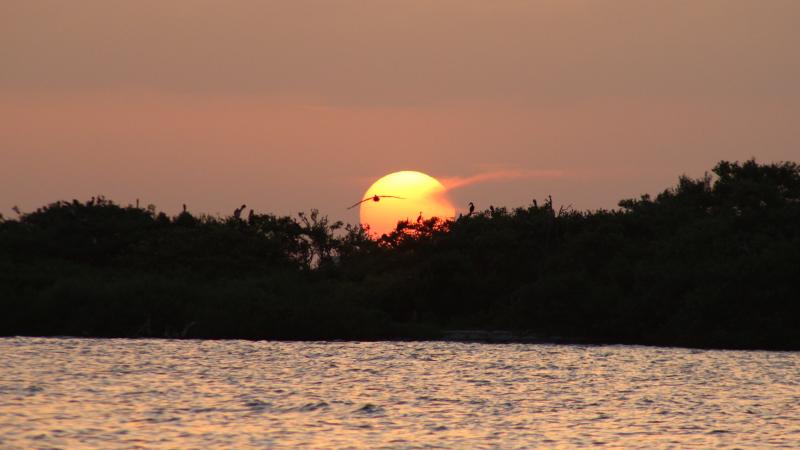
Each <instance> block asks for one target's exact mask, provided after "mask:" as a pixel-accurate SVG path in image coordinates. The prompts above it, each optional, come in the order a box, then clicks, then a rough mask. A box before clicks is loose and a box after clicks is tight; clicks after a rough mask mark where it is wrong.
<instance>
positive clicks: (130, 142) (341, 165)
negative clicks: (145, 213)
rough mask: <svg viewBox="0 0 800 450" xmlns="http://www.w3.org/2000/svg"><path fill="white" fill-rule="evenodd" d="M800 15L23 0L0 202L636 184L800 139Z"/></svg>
mask: <svg viewBox="0 0 800 450" xmlns="http://www.w3.org/2000/svg"><path fill="white" fill-rule="evenodd" d="M799 24H800V2H798V1H795V0H786V1H779V0H769V1H764V2H758V1H698V0H691V1H669V2H668V1H661V2H644V1H587V2H584V1H564V0H558V1H536V2H533V1H531V2H522V1H485V0H484V1H475V2H471V1H465V0H461V1H429V0H424V1H423V0H420V1H407V0H404V1H313V2H310V1H300V0H292V1H285V2H267V1H235V2H223V1H199V0H192V1H189V0H185V1H164V0H158V1H141V0H140V1H128V2H112V1H108V0H80V1H75V2H67V1H28V0H23V1H14V0H6V1H3V2H2V4H0V61H2V66H0V212H1V213H3V214H4V215H6V216H8V215H10V211H11V207H12V206H14V205H19V207H20V208H21V209H22V210H23V211H30V210H32V209H35V208H36V207H38V206H42V205H43V204H45V203H48V202H51V201H55V200H59V199H72V198H79V199H88V198H89V197H91V196H93V195H96V194H104V195H106V196H107V197H110V198H111V199H113V200H115V201H118V202H120V203H124V204H127V203H133V202H135V199H136V198H139V199H141V201H142V203H143V204H145V205H146V204H149V203H153V204H155V205H156V206H157V207H158V208H159V209H160V210H164V211H166V212H168V213H170V214H174V213H177V212H178V211H180V208H181V204H182V203H186V204H187V205H188V206H189V209H190V210H191V211H192V212H197V213H200V212H204V213H211V214H215V213H221V214H226V215H227V214H230V213H232V212H233V209H234V208H235V207H237V206H239V205H241V204H242V203H246V204H247V205H248V208H249V207H254V208H255V209H256V211H259V212H274V213H279V214H294V213H296V212H298V211H301V210H308V209H311V208H319V209H320V210H321V212H322V213H323V214H327V215H329V216H330V217H331V218H334V219H342V220H346V221H348V222H356V221H357V220H358V211H357V210H346V208H347V207H348V206H350V205H351V204H353V203H354V202H356V201H358V200H359V199H360V197H361V196H362V194H364V191H365V190H366V189H367V187H368V186H369V185H370V184H371V183H372V182H374V181H375V180H377V179H378V178H380V177H381V176H383V175H385V174H387V173H390V172H394V171H398V170H418V171H422V172H425V173H428V174H430V175H432V176H434V177H436V178H439V179H442V180H445V179H449V180H451V181H452V182H453V184H454V185H458V184H461V186H460V187H456V188H454V189H453V190H452V191H451V197H452V199H453V201H454V203H455V204H456V205H457V207H458V208H459V210H462V211H463V210H464V209H465V208H466V204H467V202H469V201H473V202H475V204H476V206H477V207H478V208H481V209H482V208H485V207H488V205H489V204H494V205H507V206H518V205H523V204H527V203H529V202H530V201H531V199H532V198H534V197H536V198H539V199H542V198H543V197H545V196H547V195H548V194H552V195H553V197H554V200H555V202H556V204H562V203H563V204H572V205H573V206H574V207H576V208H579V209H585V208H598V207H613V206H615V205H616V202H617V201H618V200H619V199H620V198H626V197H634V196H638V195H639V194H642V193H645V192H649V193H655V192H657V191H659V190H661V189H662V188H664V187H667V186H670V185H672V184H674V183H675V182H676V179H677V176H678V175H680V174H682V173H687V174H689V175H692V176H700V175H702V174H703V172H704V171H706V170H708V169H710V168H711V167H712V166H713V165H714V163H715V162H716V161H718V160H720V159H731V160H742V159H746V158H749V157H751V156H754V157H756V158H758V159H759V160H760V161H762V162H768V161H776V160H795V161H797V160H800V51H799V50H798V44H799V43H800V25H799ZM486 174H501V175H498V176H494V177H493V176H488V177H484V178H481V176H482V175H486ZM503 174H505V175H503ZM470 177H477V178H471V180H472V181H475V182H473V183H471V184H470V183H459V180H461V181H463V180H467V179H470ZM445 184H447V183H445Z"/></svg>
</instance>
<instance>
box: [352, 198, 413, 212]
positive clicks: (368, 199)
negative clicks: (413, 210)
mask: <svg viewBox="0 0 800 450" xmlns="http://www.w3.org/2000/svg"><path fill="white" fill-rule="evenodd" d="M382 198H397V199H400V200H405V199H406V198H405V197H398V196H396V195H373V196H372V197H367V198H365V199H364V200H361V201H360V202H358V203H356V204H355V205H353V206H351V207H349V208H347V209H353V208H355V207H356V206H358V205H360V204H362V203H364V202H368V201H370V200H372V201H373V202H379V201H381V199H382Z"/></svg>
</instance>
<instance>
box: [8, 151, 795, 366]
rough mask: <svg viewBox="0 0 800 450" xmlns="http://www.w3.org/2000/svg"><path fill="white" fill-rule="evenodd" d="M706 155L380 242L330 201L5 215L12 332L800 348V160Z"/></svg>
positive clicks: (407, 227)
mask: <svg viewBox="0 0 800 450" xmlns="http://www.w3.org/2000/svg"><path fill="white" fill-rule="evenodd" d="M713 170H714V174H715V178H712V176H711V175H707V176H705V177H703V178H701V179H690V178H687V177H681V178H680V179H679V183H678V185H677V186H675V187H673V188H670V189H667V190H665V191H664V192H662V193H661V194H659V195H658V196H656V197H655V198H651V197H650V196H647V195H644V196H642V197H640V198H638V199H628V200H622V201H620V203H619V205H620V208H619V209H615V210H597V211H583V212H581V211H574V210H571V209H569V208H563V207H557V206H555V205H554V204H553V201H552V199H551V198H549V197H547V198H546V199H545V200H544V201H542V202H537V201H536V200H533V201H532V203H531V204H530V205H528V206H525V207H519V208H515V209H513V210H509V209H507V208H501V207H494V206H489V208H487V209H484V210H477V211H475V212H474V213H471V214H468V215H465V216H462V217H459V218H457V219H455V220H440V219H437V218H431V219H427V220H422V219H420V220H419V221H416V222H408V221H404V222H400V223H398V225H397V228H396V229H395V230H394V231H393V232H392V233H390V234H389V235H383V236H381V237H380V238H378V239H374V238H372V237H371V236H369V235H368V234H367V232H366V231H365V230H364V229H362V228H361V227H359V226H345V225H344V224H342V223H340V222H331V221H329V220H328V218H327V217H323V216H320V215H319V213H318V212H317V211H312V212H311V213H308V214H300V215H298V216H297V217H279V216H275V215H271V214H259V213H256V212H253V213H252V214H248V215H247V219H242V218H241V211H237V213H238V214H236V215H234V216H231V217H224V218H219V217H209V216H203V215H198V216H196V215H193V214H192V213H190V212H189V211H188V210H187V211H184V212H182V213H181V214H179V215H178V216H175V217H169V216H167V215H166V214H164V213H158V212H157V211H156V210H155V207H148V208H147V209H143V208H139V207H136V206H133V205H129V206H120V205H117V204H115V203H114V202H111V201H109V200H106V199H104V198H102V197H97V198H92V199H91V200H89V201H86V202H80V201H77V200H73V201H71V202H66V201H62V202H56V203H53V204H50V205H48V206H45V207H43V208H40V209H38V210H36V211H34V212H31V213H21V214H20V215H19V217H18V218H17V219H14V220H10V219H2V218H0V335H37V336H47V335H77V336H98V337H110V336H135V337H165V338H234V339H251V340H254V339H284V340H309V339H321V340H333V339H342V340H354V341H360V340H364V341H366V340H377V339H390V340H393V339H394V340H406V339H431V338H441V337H448V334H447V333H450V334H449V338H450V339H454V340H464V341H489V342H502V341H519V342H530V341H537V342H538V341H544V342H553V341H556V342H568V343H619V344H633V345H637V344H638V345H657V346H685V347H694V348H729V349H775V350H778V349H780V350H788V349H795V350H796V349H800V283H798V282H797V280H798V279H800V166H798V165H797V164H795V163H778V164H768V165H760V164H758V163H756V162H755V161H747V162H744V163H729V162H725V161H723V162H720V163H719V164H718V165H717V166H716V167H715V168H714V169H713ZM237 209H238V208H237ZM448 330H449V331H448ZM456 330H462V331H463V330H468V331H469V332H468V333H466V335H463V333H462V335H461V336H456V335H454V334H453V333H454V332H455V331H456ZM480 330H508V331H498V332H497V333H495V334H485V333H484V332H483V331H480ZM570 336H572V338H570Z"/></svg>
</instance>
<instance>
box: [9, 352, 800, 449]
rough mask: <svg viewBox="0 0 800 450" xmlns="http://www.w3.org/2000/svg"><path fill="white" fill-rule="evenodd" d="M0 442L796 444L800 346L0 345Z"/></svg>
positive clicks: (18, 445)
mask: <svg viewBox="0 0 800 450" xmlns="http://www.w3.org/2000/svg"><path fill="white" fill-rule="evenodd" d="M0 354H2V355H3V358H0V448H3V449H28V448H110V449H113V448H132V447H133V448H153V449H157V448H211V447H216V448H231V447H233V448H248V447H260V448H265V447H266V448H295V447H300V448H320V449H323V448H325V449H327V448H531V447H548V448H550V447H596V446H601V445H603V446H611V447H640V448H643V447H679V448H687V447H759V448H763V447H800V427H798V425H797V424H798V423H800V367H799V366H800V354H798V353H787V352H741V351H705V350H686V349H664V348H647V347H626V346H603V347H591V346H562V345H529V344H526V345H523V344H519V345H518V344H507V345H482V344H464V343H441V342H430V343H419V342H412V343H385V342H384V343H353V342H294V343H288V342H283V343H282V342H249V341H171V340H125V339H114V340H94V339H69V338H60V339H37V338H6V339H0Z"/></svg>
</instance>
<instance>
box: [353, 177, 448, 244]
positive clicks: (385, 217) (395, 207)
mask: <svg viewBox="0 0 800 450" xmlns="http://www.w3.org/2000/svg"><path fill="white" fill-rule="evenodd" d="M446 191H447V190H446V189H445V187H444V185H443V184H442V183H440V182H439V180H437V179H436V178H433V177H432V176H430V175H426V174H424V173H422V172H415V171H411V170H404V171H402V172H394V173H390V174H389V175H386V176H384V177H383V178H381V179H379V180H378V181H376V182H375V183H373V184H372V186H370V187H369V189H367V192H365V193H364V197H362V198H369V197H374V196H376V195H377V196H384V195H385V196H395V197H401V198H392V197H386V198H380V199H379V201H377V202H376V201H373V200H368V201H365V202H364V203H362V204H361V206H360V212H361V214H360V216H361V224H362V225H369V228H370V233H371V234H373V235H376V236H380V235H381V234H384V233H389V232H390V231H392V230H394V228H395V226H396V225H397V222H398V221H401V220H409V221H415V220H416V219H417V217H418V216H419V215H420V213H421V214H422V217H423V218H425V219H429V218H431V217H438V218H440V219H452V218H453V217H454V216H455V214H456V209H455V207H454V206H453V204H452V203H450V199H448V198H447V192H446Z"/></svg>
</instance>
